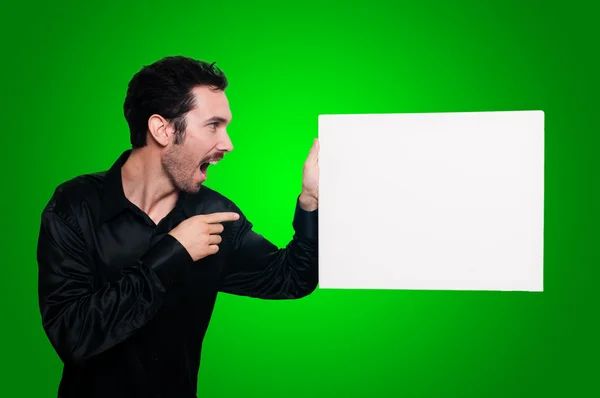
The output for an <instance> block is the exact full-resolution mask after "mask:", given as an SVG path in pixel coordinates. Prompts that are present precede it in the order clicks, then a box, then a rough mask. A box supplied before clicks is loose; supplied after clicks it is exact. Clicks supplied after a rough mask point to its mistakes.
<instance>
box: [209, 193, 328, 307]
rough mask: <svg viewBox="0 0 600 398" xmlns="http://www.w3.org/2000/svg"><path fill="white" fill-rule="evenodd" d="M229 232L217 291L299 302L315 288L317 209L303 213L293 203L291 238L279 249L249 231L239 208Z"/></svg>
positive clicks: (250, 225) (248, 223)
mask: <svg viewBox="0 0 600 398" xmlns="http://www.w3.org/2000/svg"><path fill="white" fill-rule="evenodd" d="M236 211H238V212H239V213H240V220H238V221H237V222H236V224H235V227H234V229H233V232H232V235H231V236H232V246H231V247H232V252H231V254H230V255H229V256H228V257H229V260H228V261H229V262H228V265H227V270H228V271H227V272H226V274H225V275H224V277H223V279H222V283H221V286H220V291H222V292H225V293H231V294H235V295H240V296H249V297H255V298H262V299H298V298H302V297H305V296H307V295H309V294H310V293H312V292H313V291H314V290H315V289H316V288H317V285H318V210H314V211H305V210H303V209H302V208H301V207H300V203H299V200H297V201H296V209H295V213H294V220H293V223H292V225H293V228H294V236H293V238H292V240H291V241H290V242H289V243H288V244H287V246H286V247H285V248H278V247H277V246H275V245H274V244H273V243H271V242H270V241H269V240H267V239H266V238H264V237H263V236H262V235H260V234H258V233H257V232H255V231H254V230H253V229H252V223H251V222H250V221H248V219H246V217H245V216H244V215H243V214H242V212H241V211H239V209H236Z"/></svg>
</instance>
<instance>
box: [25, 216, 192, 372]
mask: <svg viewBox="0 0 600 398" xmlns="http://www.w3.org/2000/svg"><path fill="white" fill-rule="evenodd" d="M37 259H38V272H39V274H38V293H39V305H40V311H41V315H42V323H43V327H44V330H45V332H46V334H47V336H48V338H49V340H50V342H51V343H52V345H53V347H54V349H55V350H56V352H57V354H58V355H59V357H60V358H61V359H62V360H63V362H75V363H81V362H84V361H86V360H87V359H89V358H90V357H93V356H94V355H97V354H99V353H101V352H103V351H106V350H108V349H109V348H111V347H113V346H115V345H116V344H118V343H120V342H122V341H124V340H126V339H127V338H128V337H130V336H131V335H132V334H133V333H135V331H136V330H137V329H139V328H141V327H142V326H143V325H145V324H146V323H147V322H148V321H149V320H150V319H152V317H153V316H154V315H155V314H156V313H157V311H158V309H159V308H160V306H161V305H162V303H163V298H164V296H165V294H166V293H167V292H168V290H169V287H170V286H171V284H172V282H173V281H174V280H175V279H177V278H178V277H179V276H180V275H181V274H182V271H183V270H184V267H185V266H187V265H190V264H192V259H191V257H190V255H189V254H188V252H187V251H186V249H185V248H184V247H183V246H182V245H181V244H180V243H179V242H178V241H177V240H176V239H175V238H173V237H172V236H171V235H166V236H165V237H164V238H163V239H162V240H161V241H160V242H158V243H157V244H156V245H155V246H154V247H152V248H151V249H150V250H149V251H148V252H147V253H145V254H144V255H143V256H141V257H140V258H139V259H138V260H137V261H136V262H134V263H133V264H131V265H130V266H129V267H127V268H125V269H123V271H122V272H121V278H120V279H119V280H117V281H115V282H111V283H108V284H106V285H104V286H102V287H100V288H98V289H95V288H94V283H95V281H94V271H93V269H94V261H93V259H92V256H91V254H90V253H89V251H88V249H87V247H86V245H85V242H84V239H83V237H82V234H81V233H80V231H79V228H78V225H77V223H76V220H75V217H74V216H73V215H65V214H62V213H59V212H58V211H53V210H46V211H44V213H43V214H42V224H41V229H40V234H39V240H38V249H37Z"/></svg>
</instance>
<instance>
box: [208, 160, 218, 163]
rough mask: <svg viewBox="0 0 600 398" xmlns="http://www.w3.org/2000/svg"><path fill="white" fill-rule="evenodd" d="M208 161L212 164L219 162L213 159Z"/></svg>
mask: <svg viewBox="0 0 600 398" xmlns="http://www.w3.org/2000/svg"><path fill="white" fill-rule="evenodd" d="M208 163H210V164H217V161H216V160H213V161H211V162H208Z"/></svg>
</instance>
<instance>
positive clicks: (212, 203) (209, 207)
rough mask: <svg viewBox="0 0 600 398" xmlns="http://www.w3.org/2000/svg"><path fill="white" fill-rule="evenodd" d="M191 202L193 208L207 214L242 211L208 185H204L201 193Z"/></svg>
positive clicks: (192, 198)
mask: <svg viewBox="0 0 600 398" xmlns="http://www.w3.org/2000/svg"><path fill="white" fill-rule="evenodd" d="M189 200H190V201H191V204H192V206H194V207H196V209H202V212H205V213H212V212H222V211H235V212H239V211H240V209H239V208H238V206H237V205H236V204H235V203H234V201H233V200H232V199H230V198H229V197H227V196H225V194H223V193H221V192H219V191H217V190H216V189H214V188H209V187H207V186H206V185H203V186H202V187H201V188H200V191H199V192H198V193H197V194H195V195H192V197H191V198H189Z"/></svg>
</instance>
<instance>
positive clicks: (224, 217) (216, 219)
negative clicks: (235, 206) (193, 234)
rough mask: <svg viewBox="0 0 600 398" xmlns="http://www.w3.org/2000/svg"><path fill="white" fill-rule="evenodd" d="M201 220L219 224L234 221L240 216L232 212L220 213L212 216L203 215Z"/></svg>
mask: <svg viewBox="0 0 600 398" xmlns="http://www.w3.org/2000/svg"><path fill="white" fill-rule="evenodd" d="M201 217H202V219H203V220H204V221H205V222H207V223H209V224H213V223H221V222H227V221H235V220H238V219H239V218H240V215H239V214H237V213H234V212H220V213H212V214H204V215H202V216H201Z"/></svg>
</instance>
